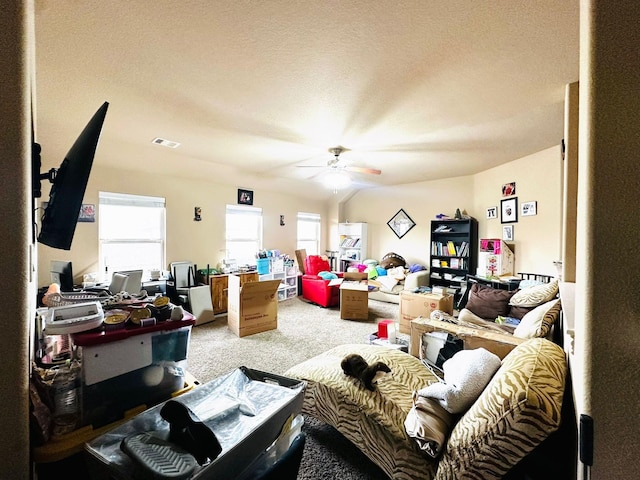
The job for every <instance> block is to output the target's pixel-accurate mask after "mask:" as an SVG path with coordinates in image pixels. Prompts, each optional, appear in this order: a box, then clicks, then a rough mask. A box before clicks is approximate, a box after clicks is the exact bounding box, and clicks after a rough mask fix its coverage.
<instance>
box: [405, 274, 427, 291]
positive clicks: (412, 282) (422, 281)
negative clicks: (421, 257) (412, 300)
mask: <svg viewBox="0 0 640 480" xmlns="http://www.w3.org/2000/svg"><path fill="white" fill-rule="evenodd" d="M427 285H429V270H420V271H418V272H413V273H409V274H407V276H406V277H405V279H404V289H405V290H414V289H416V288H418V287H425V286H427Z"/></svg>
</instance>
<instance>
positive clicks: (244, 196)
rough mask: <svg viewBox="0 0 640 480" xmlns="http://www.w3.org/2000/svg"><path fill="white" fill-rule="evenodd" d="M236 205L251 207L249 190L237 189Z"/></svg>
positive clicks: (250, 192)
mask: <svg viewBox="0 0 640 480" xmlns="http://www.w3.org/2000/svg"><path fill="white" fill-rule="evenodd" d="M238 204H240V205H253V192H252V191H251V190H244V189H242V188H239V189H238Z"/></svg>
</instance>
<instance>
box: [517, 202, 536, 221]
mask: <svg viewBox="0 0 640 480" xmlns="http://www.w3.org/2000/svg"><path fill="white" fill-rule="evenodd" d="M537 214H538V202H535V201H534V202H522V203H521V204H520V215H522V216H523V217H532V216H534V215H537Z"/></svg>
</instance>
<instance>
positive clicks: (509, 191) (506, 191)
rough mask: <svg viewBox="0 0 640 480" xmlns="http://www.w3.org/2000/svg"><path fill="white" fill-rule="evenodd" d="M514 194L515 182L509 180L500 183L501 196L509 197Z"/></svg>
mask: <svg viewBox="0 0 640 480" xmlns="http://www.w3.org/2000/svg"><path fill="white" fill-rule="evenodd" d="M515 194H516V182H509V183H505V184H504V185H502V196H503V197H510V196H511V195H515Z"/></svg>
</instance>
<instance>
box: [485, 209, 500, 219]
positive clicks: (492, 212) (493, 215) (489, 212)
mask: <svg viewBox="0 0 640 480" xmlns="http://www.w3.org/2000/svg"><path fill="white" fill-rule="evenodd" d="M487 218H498V207H489V208H487Z"/></svg>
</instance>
